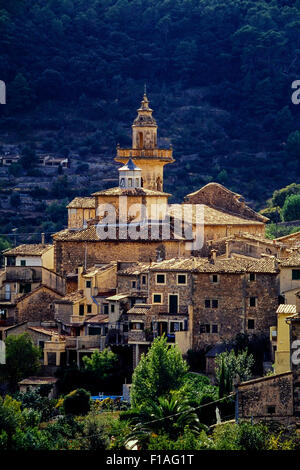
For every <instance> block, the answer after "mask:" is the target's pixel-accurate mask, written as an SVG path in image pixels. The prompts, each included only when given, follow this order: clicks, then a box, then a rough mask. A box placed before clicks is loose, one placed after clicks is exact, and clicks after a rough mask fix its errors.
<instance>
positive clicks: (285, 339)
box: [275, 313, 290, 374]
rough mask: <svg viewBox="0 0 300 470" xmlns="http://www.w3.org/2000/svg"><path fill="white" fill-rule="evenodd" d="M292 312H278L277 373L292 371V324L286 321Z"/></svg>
mask: <svg viewBox="0 0 300 470" xmlns="http://www.w3.org/2000/svg"><path fill="white" fill-rule="evenodd" d="M288 316H290V314H287V313H279V314H277V349H276V351H275V373H276V374H281V373H282V372H288V371H290V325H289V324H288V323H286V319H287V317H288Z"/></svg>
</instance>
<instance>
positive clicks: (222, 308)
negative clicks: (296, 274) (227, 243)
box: [192, 273, 279, 349]
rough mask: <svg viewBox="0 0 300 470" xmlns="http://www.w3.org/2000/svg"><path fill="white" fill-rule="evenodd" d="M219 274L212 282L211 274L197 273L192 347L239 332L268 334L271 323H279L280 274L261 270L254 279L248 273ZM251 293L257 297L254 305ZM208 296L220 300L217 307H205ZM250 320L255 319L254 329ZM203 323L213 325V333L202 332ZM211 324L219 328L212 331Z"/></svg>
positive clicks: (231, 337) (208, 343) (210, 342)
mask: <svg viewBox="0 0 300 470" xmlns="http://www.w3.org/2000/svg"><path fill="white" fill-rule="evenodd" d="M218 276H219V277H218V282H217V283H213V282H212V276H211V275H209V274H206V273H199V274H195V275H194V278H195V279H194V292H193V306H194V311H193V337H192V344H193V348H194V349H198V348H199V349H201V348H203V347H205V346H207V345H213V344H216V343H219V342H223V341H224V340H231V339H233V338H234V337H235V336H236V335H237V334H238V333H248V334H258V333H260V334H261V333H265V334H266V335H269V328H270V326H272V325H275V324H276V309H277V306H278V295H279V283H278V278H277V275H276V274H260V273H258V274H256V279H255V281H251V282H250V281H249V274H248V273H246V274H228V273H224V274H219V275H218ZM250 297H256V298H257V305H256V306H255V307H251V306H250V305H249V303H250V300H249V299H250ZM206 299H207V300H218V307H217V308H206V307H205V300H206ZM248 320H254V329H249V328H248ZM200 325H210V333H206V332H202V333H200ZM212 325H217V328H218V331H217V332H214V333H212V332H211V331H212Z"/></svg>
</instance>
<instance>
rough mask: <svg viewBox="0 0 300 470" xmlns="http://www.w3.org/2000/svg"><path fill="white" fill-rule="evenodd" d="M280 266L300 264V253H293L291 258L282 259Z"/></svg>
mask: <svg viewBox="0 0 300 470" xmlns="http://www.w3.org/2000/svg"><path fill="white" fill-rule="evenodd" d="M280 266H282V267H289V266H300V253H298V252H297V253H293V254H292V255H291V256H289V258H287V259H283V260H281V261H280Z"/></svg>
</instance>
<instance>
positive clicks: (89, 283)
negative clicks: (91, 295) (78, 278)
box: [85, 281, 92, 289]
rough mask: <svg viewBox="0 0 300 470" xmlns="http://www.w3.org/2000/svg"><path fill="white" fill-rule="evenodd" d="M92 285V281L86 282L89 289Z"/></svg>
mask: <svg viewBox="0 0 300 470" xmlns="http://www.w3.org/2000/svg"><path fill="white" fill-rule="evenodd" d="M91 285H92V283H91V281H86V283H85V286H86V288H87V289H90V288H91Z"/></svg>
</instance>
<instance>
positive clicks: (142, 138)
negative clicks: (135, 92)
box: [132, 93, 157, 149]
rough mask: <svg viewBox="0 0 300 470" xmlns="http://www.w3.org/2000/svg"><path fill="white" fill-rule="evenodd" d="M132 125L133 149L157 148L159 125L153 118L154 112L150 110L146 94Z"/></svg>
mask: <svg viewBox="0 0 300 470" xmlns="http://www.w3.org/2000/svg"><path fill="white" fill-rule="evenodd" d="M137 112H138V115H137V117H136V118H135V120H134V121H133V125H132V148H133V149H155V148H157V124H156V121H155V119H154V117H153V116H152V113H153V110H152V109H151V108H149V100H148V98H147V95H146V93H144V96H143V99H142V102H141V107H140V108H139V109H138V110H137Z"/></svg>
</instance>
